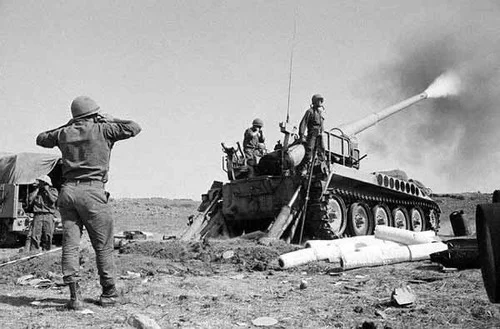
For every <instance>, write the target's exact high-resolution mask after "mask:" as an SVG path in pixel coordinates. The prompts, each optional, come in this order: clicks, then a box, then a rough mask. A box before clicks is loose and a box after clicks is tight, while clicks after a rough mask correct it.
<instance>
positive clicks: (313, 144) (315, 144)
mask: <svg viewBox="0 0 500 329" xmlns="http://www.w3.org/2000/svg"><path fill="white" fill-rule="evenodd" d="M304 146H305V151H306V153H305V155H304V160H303V161H302V163H303V164H304V165H307V164H309V162H310V161H311V159H312V155H313V151H314V149H316V152H318V153H319V154H321V155H322V154H323V152H325V147H324V145H323V136H322V134H321V132H320V131H319V130H312V131H311V132H309V131H308V132H307V137H306V143H305V145H304Z"/></svg>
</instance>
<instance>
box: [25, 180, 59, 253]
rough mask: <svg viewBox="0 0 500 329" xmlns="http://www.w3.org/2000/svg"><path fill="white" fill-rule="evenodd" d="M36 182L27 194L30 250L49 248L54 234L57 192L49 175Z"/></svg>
mask: <svg viewBox="0 0 500 329" xmlns="http://www.w3.org/2000/svg"><path fill="white" fill-rule="evenodd" d="M37 181H38V184H37V187H36V188H35V190H34V191H33V192H31V193H30V195H29V196H28V204H29V205H28V209H29V211H30V212H32V213H33V224H32V230H31V237H30V238H31V242H30V250H39V249H40V248H41V249H42V250H50V248H51V246H52V237H53V235H54V213H55V211H56V201H57V196H58V192H57V190H56V189H55V188H53V187H52V181H51V179H50V177H49V176H47V175H44V176H42V177H40V178H38V179H37Z"/></svg>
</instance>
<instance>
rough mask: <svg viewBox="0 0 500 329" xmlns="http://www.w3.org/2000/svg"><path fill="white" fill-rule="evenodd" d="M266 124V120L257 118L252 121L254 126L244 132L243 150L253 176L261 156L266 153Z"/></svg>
mask: <svg viewBox="0 0 500 329" xmlns="http://www.w3.org/2000/svg"><path fill="white" fill-rule="evenodd" d="M263 126H264V121H262V120H261V119H259V118H256V119H254V120H253V121H252V126H251V127H250V128H248V129H247V130H245V133H244V134H243V152H244V153H245V157H246V159H247V165H248V167H249V170H250V176H253V173H254V169H253V167H255V166H256V165H257V163H258V162H259V160H260V158H261V157H262V156H264V154H265V153H266V147H265V144H264V142H265V141H266V138H265V137H264V131H263V130H262V127H263Z"/></svg>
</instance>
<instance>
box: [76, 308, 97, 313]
mask: <svg viewBox="0 0 500 329" xmlns="http://www.w3.org/2000/svg"><path fill="white" fill-rule="evenodd" d="M76 313H80V314H94V311H92V310H90V309H88V308H86V309H83V310H81V311H76Z"/></svg>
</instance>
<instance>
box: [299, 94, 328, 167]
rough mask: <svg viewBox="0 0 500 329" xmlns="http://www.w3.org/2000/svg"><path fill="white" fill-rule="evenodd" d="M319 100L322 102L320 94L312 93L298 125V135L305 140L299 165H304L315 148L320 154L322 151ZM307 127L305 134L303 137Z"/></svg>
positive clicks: (307, 162)
mask: <svg viewBox="0 0 500 329" xmlns="http://www.w3.org/2000/svg"><path fill="white" fill-rule="evenodd" d="M319 101H321V103H322V102H323V97H322V96H321V95H314V96H313V97H312V105H311V107H310V108H309V109H308V110H307V111H306V113H305V114H304V116H303V117H302V120H301V121H300V125H299V137H300V139H301V140H303V141H305V145H304V146H305V151H306V153H305V155H304V160H303V161H302V163H301V167H305V166H306V165H307V164H309V162H310V161H311V158H312V152H313V150H314V149H316V151H317V152H319V153H320V154H322V153H323V152H324V145H323V136H322V134H323V121H324V119H323V115H322V110H321V106H319V103H318V102H319ZM306 129H307V136H306V137H305V138H304V134H305V131H306Z"/></svg>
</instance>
